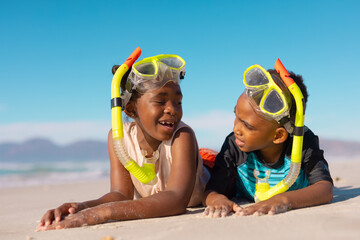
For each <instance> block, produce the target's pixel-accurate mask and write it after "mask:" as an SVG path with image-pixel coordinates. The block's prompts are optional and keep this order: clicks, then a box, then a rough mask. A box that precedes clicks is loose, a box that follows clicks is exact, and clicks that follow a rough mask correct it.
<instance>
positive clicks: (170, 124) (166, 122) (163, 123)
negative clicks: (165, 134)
mask: <svg viewBox="0 0 360 240" xmlns="http://www.w3.org/2000/svg"><path fill="white" fill-rule="evenodd" d="M159 123H160V124H161V125H163V126H165V127H169V128H173V127H174V125H175V123H174V122H170V121H160V122H159Z"/></svg>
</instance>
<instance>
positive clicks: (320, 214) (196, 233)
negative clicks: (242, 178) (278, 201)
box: [0, 160, 360, 240]
mask: <svg viewBox="0 0 360 240" xmlns="http://www.w3.org/2000/svg"><path fill="white" fill-rule="evenodd" d="M330 170H331V173H332V177H333V179H334V180H336V181H335V189H334V200H333V203H331V204H328V205H322V206H317V207H311V208H305V209H299V210H292V211H289V212H286V213H283V214H279V215H275V216H261V217H254V216H249V217H240V216H229V217H226V218H222V219H212V218H208V217H204V216H203V215H202V212H203V209H202V208H194V209H189V210H188V212H187V214H184V215H180V216H173V217H165V218H154V219H145V220H134V221H123V222H112V223H107V224H101V225H96V226H87V227H81V228H75V229H64V230H55V231H47V232H35V229H36V227H37V225H38V222H39V220H40V218H41V217H42V215H43V214H44V213H45V211H46V210H48V209H50V208H54V207H56V206H58V205H59V204H62V203H64V202H67V201H83V200H89V199H94V198H97V197H99V196H101V195H103V194H104V193H106V192H107V191H108V189H109V184H108V182H107V181H97V182H87V183H77V184H71V185H70V184H68V185H54V186H42V187H23V188H8V189H0V204H1V205H0V206H1V208H0V239H4V240H5V239H6V240H12V239H24V240H25V239H55V240H56V239H99V240H101V239H103V238H104V237H106V236H112V237H113V239H142V240H146V239H172V240H173V239H225V238H226V239H264V240H265V239H290V238H291V239H360V174H359V173H360V160H359V161H355V160H354V161H348V162H340V161H334V162H330Z"/></svg>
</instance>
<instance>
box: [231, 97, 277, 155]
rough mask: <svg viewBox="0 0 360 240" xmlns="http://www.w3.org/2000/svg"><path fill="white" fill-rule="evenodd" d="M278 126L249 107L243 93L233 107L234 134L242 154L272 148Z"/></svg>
mask: <svg viewBox="0 0 360 240" xmlns="http://www.w3.org/2000/svg"><path fill="white" fill-rule="evenodd" d="M277 127H278V124H277V123H276V122H275V121H274V122H272V121H269V120H266V119H264V118H262V117H261V116H260V115H258V114H257V113H256V111H255V110H254V109H253V107H252V106H251V104H250V102H249V100H248V98H247V96H246V95H245V93H243V94H241V96H240V97H239V99H238V101H237V104H236V106H235V121H234V129H233V131H234V134H235V137H236V144H237V145H238V146H239V148H240V150H241V151H243V152H252V151H256V150H265V149H267V148H271V147H273V146H274V142H273V141H274V139H275V134H276V129H277Z"/></svg>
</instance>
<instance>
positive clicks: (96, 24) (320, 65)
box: [0, 0, 360, 149]
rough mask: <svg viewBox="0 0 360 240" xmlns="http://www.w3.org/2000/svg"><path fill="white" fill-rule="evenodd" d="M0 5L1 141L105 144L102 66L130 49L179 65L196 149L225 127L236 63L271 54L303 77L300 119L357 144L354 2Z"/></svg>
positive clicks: (217, 141) (238, 78)
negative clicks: (179, 60)
mask: <svg viewBox="0 0 360 240" xmlns="http://www.w3.org/2000/svg"><path fill="white" fill-rule="evenodd" d="M0 3H1V4H0V31H1V34H0V82H1V87H0V142H6V141H12V142H21V141H25V140H27V139H29V138H33V137H46V138H49V139H52V140H54V141H55V142H57V143H59V144H68V143H71V142H73V141H76V140H80V139H96V140H103V141H106V136H107V131H108V129H109V128H110V127H111V112H110V84H111V79H112V74H111V67H112V66H113V65H114V64H121V63H122V62H123V61H124V60H125V59H126V58H127V57H128V55H129V54H130V53H131V52H132V51H133V50H134V49H135V48H136V47H138V46H139V47H141V49H142V55H141V58H144V57H149V56H153V55H157V54H162V53H171V54H178V55H180V56H182V57H183V58H184V59H185V60H186V63H187V66H186V71H187V72H186V78H185V80H184V81H183V82H182V83H181V87H182V91H183V95H184V100H183V110H184V117H183V120H184V121H185V122H187V123H188V124H190V125H191V126H192V127H193V128H194V130H195V132H196V134H197V137H198V141H199V145H200V146H202V147H212V148H217V149H218V148H220V146H221V144H222V142H223V140H224V137H225V136H226V135H227V134H228V133H229V132H230V131H232V124H233V118H234V114H233V108H234V106H235V103H236V100H237V97H238V96H239V95H240V94H241V92H242V91H243V90H244V87H243V84H242V74H243V72H244V70H245V69H246V68H247V67H249V66H251V65H253V64H260V65H262V66H263V67H265V68H272V67H273V66H274V63H275V60H276V59H277V58H280V59H281V60H282V62H283V63H284V65H285V66H286V68H287V69H288V70H292V71H294V72H295V73H298V74H301V75H303V77H304V79H305V83H306V85H307V87H308V91H309V93H310V97H309V102H308V107H307V113H306V120H305V121H306V125H308V126H309V127H310V128H311V129H312V130H313V131H314V132H315V133H316V134H317V135H319V136H320V138H327V139H341V140H349V141H360V128H359V127H358V121H359V120H360V114H359V111H358V109H359V107H358V106H357V104H359V103H360V101H359V99H357V98H356V97H357V96H358V95H357V94H358V92H359V90H358V89H359V88H360V81H359V80H360V79H359V73H358V69H359V63H360V60H359V56H360V48H359V42H360V17H359V14H358V12H359V10H360V2H359V1H355V0H354V1H346V0H344V1H331V0H327V1H322V0H321V1H309V0H303V1H285V0H284V1H279V0H274V1H211V0H208V1H158V0H154V1H106V0H105V1H101V2H100V1H82V0H79V1H69V0H62V1H45V0H44V1H39V0H34V1H4V0H0ZM341 84H343V85H341Z"/></svg>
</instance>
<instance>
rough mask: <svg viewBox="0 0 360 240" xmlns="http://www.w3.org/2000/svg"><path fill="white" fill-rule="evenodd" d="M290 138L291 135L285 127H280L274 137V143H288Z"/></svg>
mask: <svg viewBox="0 0 360 240" xmlns="http://www.w3.org/2000/svg"><path fill="white" fill-rule="evenodd" d="M288 136H289V133H288V132H287V131H286V129H285V128H284V127H278V128H277V129H276V130H275V136H274V141H273V143H275V144H280V143H283V142H285V141H286V139H287V138H288Z"/></svg>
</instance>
